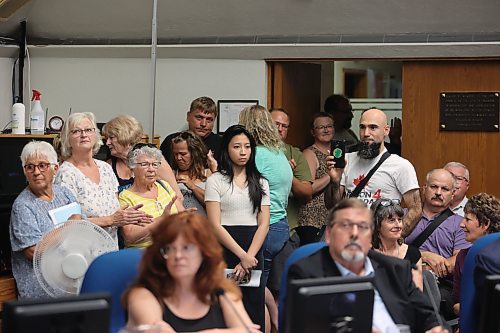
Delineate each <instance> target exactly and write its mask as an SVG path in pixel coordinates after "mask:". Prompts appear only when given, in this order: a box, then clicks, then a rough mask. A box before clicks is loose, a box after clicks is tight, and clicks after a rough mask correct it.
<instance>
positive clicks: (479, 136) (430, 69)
mask: <svg viewBox="0 0 500 333" xmlns="http://www.w3.org/2000/svg"><path fill="white" fill-rule="evenodd" d="M474 91H476V92H499V91H500V61H498V60H497V61H494V60H490V61H488V60H483V61H479V60H471V61H452V60H447V61H407V62H404V64H403V147H402V148H403V149H402V152H403V156H404V157H405V158H407V159H409V160H410V161H411V162H412V163H413V165H414V166H415V168H416V170H417V175H418V179H419V183H420V185H421V186H422V185H423V184H425V175H426V173H427V172H428V171H430V170H431V169H434V168H440V167H442V166H443V165H444V164H446V163H447V162H449V161H457V162H461V163H463V164H465V165H466V166H467V167H468V169H469V171H470V188H469V191H468V193H467V195H468V196H471V195H474V194H477V193H479V192H487V193H490V194H493V195H495V196H496V197H498V198H500V133H499V132H441V131H439V94H440V93H441V92H474Z"/></svg>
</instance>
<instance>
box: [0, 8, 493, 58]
mask: <svg viewBox="0 0 500 333" xmlns="http://www.w3.org/2000/svg"><path fill="white" fill-rule="evenodd" d="M9 1H11V2H12V1H22V0H9ZM152 2H153V1H152V0H86V1H77V0H43V1H42V0H31V1H29V2H28V3H27V4H26V5H24V6H23V7H21V9H19V10H18V11H17V12H16V13H15V14H14V15H13V16H11V17H10V18H9V19H8V20H7V21H6V22H0V37H1V36H3V37H13V36H16V35H17V33H18V30H19V22H21V21H23V20H26V21H27V27H28V28H27V36H28V44H31V45H33V44H42V45H54V44H66V45H82V44H85V45H109V44H120V45H130V44H139V45H148V44H150V42H151V18H152ZM499 13H500V1H498V0H440V1H435V0H421V1H415V0H337V1H335V0H175V1H174V0H158V39H159V44H160V45H164V46H166V48H168V49H169V50H170V51H169V52H171V53H172V54H174V56H175V55H176V54H177V53H181V54H182V56H185V53H184V52H179V51H178V50H177V51H175V50H174V49H173V48H171V47H170V46H171V45H176V46H179V45H182V46H183V47H187V48H191V51H190V52H203V48H201V49H200V48H196V50H193V49H192V48H193V47H192V46H189V45H192V44H196V45H202V44H206V45H207V48H206V49H205V50H206V51H208V53H209V54H210V53H211V52H212V51H210V48H211V47H214V48H215V45H221V44H224V45H229V46H231V45H234V44H243V46H240V47H239V48H238V49H237V50H236V49H235V48H233V51H234V50H236V51H235V53H236V54H239V57H241V58H245V55H244V53H245V52H249V48H248V46H250V45H252V46H256V47H257V48H260V51H258V52H256V50H254V49H253V48H252V50H251V51H250V53H255V55H252V57H261V58H266V57H268V56H269V52H268V51H269V47H268V48H263V49H262V45H264V44H272V45H273V47H274V48H273V50H272V51H273V52H275V53H273V57H282V56H284V57H287V55H291V56H292V57H294V56H295V55H296V56H298V57H303V56H304V55H307V54H308V53H310V52H309V51H308V47H309V46H308V45H306V47H303V48H300V47H299V48H298V50H301V51H296V50H297V49H290V48H286V47H285V48H284V49H283V47H284V46H287V45H288V46H294V47H295V46H297V42H299V43H307V42H308V41H310V40H311V38H312V39H313V40H315V41H313V43H315V44H316V45H313V48H312V49H313V50H314V47H325V45H327V44H334V45H333V46H336V47H335V49H336V50H337V51H341V48H339V44H345V45H348V44H349V43H354V44H356V45H361V44H363V43H368V44H369V46H370V45H371V46H373V45H375V44H382V43H387V42H388V41H389V42H390V41H396V42H397V41H399V39H401V38H402V39H403V43H404V44H408V43H410V44H411V43H412V41H414V42H416V43H423V44H426V43H429V42H432V43H442V42H444V43H448V42H451V43H459V44H463V43H473V44H474V45H473V46H475V44H481V45H486V46H485V48H484V49H482V51H481V52H482V53H485V54H483V55H480V56H491V55H492V54H493V55H495V54H496V55H500V52H499V51H500V50H499V49H498V43H499V42H500V37H499V36H500V20H498V14H499ZM339 36H340V37H339ZM318 38H319V41H318ZM322 38H323V39H322ZM391 38H392V39H391ZM492 42H493V44H492ZM317 43H320V44H322V45H317ZM245 44H246V45H247V47H245ZM275 44H276V45H275ZM488 45H490V46H488ZM492 45H493V46H492ZM344 49H345V48H344ZM403 49H404V47H403ZM172 50H173V51H172ZM266 50H267V51H266ZM318 50H319V49H318ZM472 50H475V51H478V49H477V48H475V47H473V48H472ZM226 51H227V50H226ZM45 52H46V50H45ZM176 52H177V53H176ZM214 52H215V53H217V51H214ZM329 52H330V51H329V50H326V51H325V52H324V53H321V52H318V53H317V57H324V56H325V55H326V56H328V55H329V54H330V53H329ZM407 52H408V53H409V52H410V51H407ZM411 52H413V51H411ZM439 52H441V51H439ZM445 53H447V52H445ZM471 53H474V52H471ZM405 54H406V53H405ZM409 54H410V53H409ZM334 55H335V56H336V57H337V56H339V55H337V54H336V53H335V54H334ZM394 55H395V56H394ZM166 56H168V54H167V55H166ZM342 56H343V55H342V52H341V53H340V57H342ZM346 56H350V57H352V56H353V54H352V53H349V52H348V54H346ZM393 56H394V57H397V52H396V53H394V52H393ZM417 56H418V54H417ZM422 56H424V55H422ZM455 56H456V54H455ZM194 57H201V55H199V54H196V55H194ZM362 57H363V55H362Z"/></svg>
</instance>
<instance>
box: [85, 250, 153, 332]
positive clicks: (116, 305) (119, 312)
mask: <svg viewBox="0 0 500 333" xmlns="http://www.w3.org/2000/svg"><path fill="white" fill-rule="evenodd" d="M142 253H143V251H142V250H141V249H135V248H134V249H125V250H120V251H115V252H109V253H106V254H103V255H101V256H99V257H97V258H96V259H95V260H94V261H93V262H92V263H91V264H90V267H89V268H88V269H87V272H86V273H85V277H84V278H83V283H82V287H81V289H80V294H87V293H94V292H98V291H107V292H110V293H111V295H112V300H111V320H110V323H111V327H110V330H109V332H111V333H116V332H118V331H119V330H120V329H121V328H122V327H124V326H125V324H126V321H125V309H124V308H123V306H122V304H121V296H122V294H123V292H124V291H125V289H127V287H128V286H129V285H130V284H131V283H132V282H133V280H134V279H135V277H136V276H137V268H138V266H139V262H140V261H141V258H142Z"/></svg>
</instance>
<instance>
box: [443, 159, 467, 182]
mask: <svg viewBox="0 0 500 333" xmlns="http://www.w3.org/2000/svg"><path fill="white" fill-rule="evenodd" d="M448 167H452V168H453V167H455V168H462V169H464V170H465V178H467V181H470V178H469V169H467V167H466V166H465V165H463V164H462V163H460V162H448V163H446V165H445V166H444V167H443V169H447V168H448Z"/></svg>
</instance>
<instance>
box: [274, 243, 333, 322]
mask: <svg viewBox="0 0 500 333" xmlns="http://www.w3.org/2000/svg"><path fill="white" fill-rule="evenodd" d="M325 246H327V244H326V243H325V242H317V243H310V244H307V245H304V246H301V247H298V248H297V249H295V251H293V252H292V253H291V254H290V256H289V257H288V259H287V260H286V261H285V266H284V267H283V275H282V276H281V286H280V294H279V306H278V312H279V313H278V323H279V325H278V326H279V331H280V332H283V323H284V320H283V319H284V318H283V317H284V315H285V297H286V291H287V283H288V281H287V280H288V269H289V268H290V266H291V265H293V264H294V263H296V262H297V261H299V260H300V259H302V258H305V257H307V256H309V255H311V254H313V253H314V252H316V251H318V250H319V249H321V248H323V247H325Z"/></svg>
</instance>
